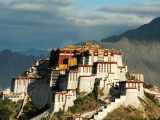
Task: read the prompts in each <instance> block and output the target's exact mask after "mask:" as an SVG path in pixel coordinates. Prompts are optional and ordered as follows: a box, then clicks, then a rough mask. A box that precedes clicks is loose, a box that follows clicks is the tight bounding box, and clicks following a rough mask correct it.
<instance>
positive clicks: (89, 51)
mask: <svg viewBox="0 0 160 120" xmlns="http://www.w3.org/2000/svg"><path fill="white" fill-rule="evenodd" d="M121 54H122V52H121V51H117V50H114V49H105V48H104V49H102V48H101V47H100V46H99V45H98V44H92V43H86V45H85V46H81V45H79V46H78V47H76V46H74V45H71V46H67V47H65V48H64V49H61V48H57V49H52V51H51V55H50V59H44V60H36V61H35V62H36V65H35V66H32V68H30V69H29V70H27V71H25V72H24V73H23V74H22V76H19V77H16V78H12V83H11V91H10V92H9V93H8V94H3V95H4V97H5V96H8V97H9V98H11V99H12V100H15V101H17V100H18V99H23V98H24V96H25V95H26V93H27V94H29V95H30V96H31V98H32V102H33V103H34V104H36V105H40V106H42V105H44V104H48V105H49V106H50V112H52V111H55V112H56V111H59V109H60V108H61V109H64V110H65V111H67V109H68V107H69V106H72V105H73V104H74V103H73V101H74V100H75V99H76V88H79V89H80V92H86V93H90V92H92V91H93V89H94V86H95V85H98V86H99V87H100V88H103V89H104V90H106V91H107V90H110V89H111V88H114V87H116V86H118V90H114V89H112V91H113V92H112V91H111V95H112V98H113V99H112V101H114V100H115V93H116V92H120V94H121V95H123V96H124V97H123V100H122V101H121V102H124V104H125V105H126V106H127V105H129V104H133V105H134V106H137V107H138V106H139V104H138V103H139V101H138V99H137V96H139V97H143V95H144V93H143V81H144V80H143V74H139V73H138V74H135V73H132V74H130V75H132V76H135V78H136V79H134V80H128V79H127V78H126V73H127V72H128V70H127V65H124V64H123V62H122V55H121ZM17 96H18V97H17ZM14 98H17V99H14Z"/></svg>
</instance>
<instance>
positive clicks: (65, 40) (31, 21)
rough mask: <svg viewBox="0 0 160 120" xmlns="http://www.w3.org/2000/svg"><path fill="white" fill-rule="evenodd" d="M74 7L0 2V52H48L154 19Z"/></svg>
mask: <svg viewBox="0 0 160 120" xmlns="http://www.w3.org/2000/svg"><path fill="white" fill-rule="evenodd" d="M76 4H77V3H76V2H75V0H25V1H22V0H0V16H1V17H0V28H1V29H0V34H1V35H0V43H1V44H0V50H3V49H12V50H28V49H51V48H54V47H55V48H57V47H64V46H66V45H68V44H71V43H72V44H75V43H78V42H81V41H83V40H92V39H94V40H101V39H102V38H106V37H109V36H111V35H118V34H121V33H123V32H124V31H126V30H128V29H135V28H137V27H138V26H140V25H143V24H145V23H148V22H150V21H151V20H152V19H153V18H154V17H155V16H154V15H151V16H149V15H147V16H142V15H137V14H135V13H134V12H132V13H128V14H123V12H122V13H118V12H101V11H86V12H84V11H80V10H79V9H78V7H77V5H76ZM137 6H138V5H137ZM80 7H83V5H82V6H81V5H80ZM142 7H143V6H142ZM117 9H120V8H118V7H117ZM117 11H118V10H117ZM121 11H122V10H121ZM123 11H124V10H123ZM132 11H133V10H132Z"/></svg>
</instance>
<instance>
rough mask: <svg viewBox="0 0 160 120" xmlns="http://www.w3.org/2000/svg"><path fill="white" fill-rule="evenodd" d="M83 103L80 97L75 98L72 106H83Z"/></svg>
mask: <svg viewBox="0 0 160 120" xmlns="http://www.w3.org/2000/svg"><path fill="white" fill-rule="evenodd" d="M83 102H84V100H83V99H82V98H81V97H79V98H77V99H76V100H74V104H75V105H76V104H79V105H83Z"/></svg>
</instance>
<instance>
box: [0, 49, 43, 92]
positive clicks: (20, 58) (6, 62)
mask: <svg viewBox="0 0 160 120" xmlns="http://www.w3.org/2000/svg"><path fill="white" fill-rule="evenodd" d="M0 58H1V59H0V68H1V69H0V91H1V90H3V89H4V88H6V87H10V85H11V79H12V77H17V76H20V75H21V74H22V73H23V71H25V70H28V68H30V67H31V65H35V60H37V59H43V58H45V57H44V56H43V55H41V56H40V57H35V56H33V55H31V56H25V55H18V54H17V53H13V52H12V51H11V50H4V51H1V52H0Z"/></svg>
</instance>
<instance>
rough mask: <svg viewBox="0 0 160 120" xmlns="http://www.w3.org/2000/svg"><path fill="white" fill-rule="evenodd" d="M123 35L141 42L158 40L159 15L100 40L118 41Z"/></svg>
mask: <svg viewBox="0 0 160 120" xmlns="http://www.w3.org/2000/svg"><path fill="white" fill-rule="evenodd" d="M123 37H127V38H128V39H129V40H138V41H141V42H144V43H145V42H147V43H148V42H149V43H150V42H151V41H159V42H160V17H158V18H155V19H153V20H152V21H151V22H150V23H148V24H144V25H142V26H140V27H138V28H137V29H134V30H127V31H126V32H124V33H122V34H121V35H118V36H116V35H113V36H110V37H108V38H104V39H102V40H101V42H113V43H115V42H118V41H119V40H121V39H122V38H123Z"/></svg>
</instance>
